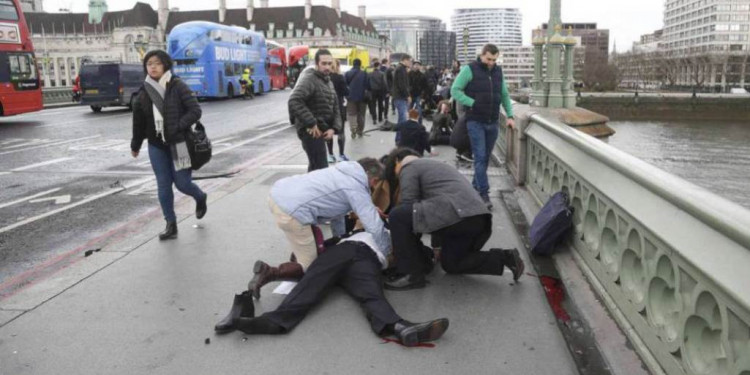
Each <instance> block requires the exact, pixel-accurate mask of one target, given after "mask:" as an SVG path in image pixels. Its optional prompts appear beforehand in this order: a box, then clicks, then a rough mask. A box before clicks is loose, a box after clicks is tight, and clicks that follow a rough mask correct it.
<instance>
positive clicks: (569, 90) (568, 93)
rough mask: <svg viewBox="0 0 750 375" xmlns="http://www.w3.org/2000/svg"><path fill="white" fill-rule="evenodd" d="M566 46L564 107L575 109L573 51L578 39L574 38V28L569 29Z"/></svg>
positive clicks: (563, 90) (563, 88)
mask: <svg viewBox="0 0 750 375" xmlns="http://www.w3.org/2000/svg"><path fill="white" fill-rule="evenodd" d="M563 43H564V44H565V76H564V78H563V87H562V92H563V106H564V107H565V108H574V107H575V106H576V96H575V92H574V91H573V55H574V54H573V49H574V47H575V46H576V38H574V37H573V28H572V27H568V37H567V38H565V41H564V42H563Z"/></svg>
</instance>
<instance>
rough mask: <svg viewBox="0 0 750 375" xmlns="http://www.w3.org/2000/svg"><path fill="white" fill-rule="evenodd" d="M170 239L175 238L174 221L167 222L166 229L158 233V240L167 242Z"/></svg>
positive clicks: (175, 227) (175, 226)
mask: <svg viewBox="0 0 750 375" xmlns="http://www.w3.org/2000/svg"><path fill="white" fill-rule="evenodd" d="M172 238H177V222H176V221H168V222H167V228H166V229H164V232H161V233H159V239H160V240H162V241H164V240H169V239H172Z"/></svg>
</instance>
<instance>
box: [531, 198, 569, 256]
mask: <svg viewBox="0 0 750 375" xmlns="http://www.w3.org/2000/svg"><path fill="white" fill-rule="evenodd" d="M572 227H573V207H571V206H570V200H569V199H568V194H567V193H565V192H562V191H560V192H557V193H555V194H554V195H552V197H550V199H549V200H548V201H547V203H545V204H544V207H542V209H541V211H539V213H538V214H537V215H536V217H535V218H534V222H533V223H532V224H531V229H529V240H530V242H531V252H532V253H534V254H536V255H551V254H552V252H553V251H554V250H555V245H557V244H558V243H559V242H560V241H561V240H562V239H563V237H564V236H565V233H567V232H568V230H569V229H570V228H572Z"/></svg>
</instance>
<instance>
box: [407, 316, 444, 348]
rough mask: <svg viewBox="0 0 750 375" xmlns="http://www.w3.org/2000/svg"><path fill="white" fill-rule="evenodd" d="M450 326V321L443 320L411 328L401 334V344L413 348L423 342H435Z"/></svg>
mask: <svg viewBox="0 0 750 375" xmlns="http://www.w3.org/2000/svg"><path fill="white" fill-rule="evenodd" d="M448 325H449V322H448V319H445V318H442V319H436V320H433V321H431V322H427V323H422V324H418V325H415V326H412V327H409V328H407V329H405V330H404V331H403V332H401V335H400V336H401V343H402V344H404V346H409V347H412V346H417V345H419V344H420V343H423V342H430V341H435V340H437V339H439V338H440V337H442V336H443V334H444V333H445V331H447V330H448Z"/></svg>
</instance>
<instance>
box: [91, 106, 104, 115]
mask: <svg viewBox="0 0 750 375" xmlns="http://www.w3.org/2000/svg"><path fill="white" fill-rule="evenodd" d="M91 110H92V111H94V113H99V112H101V111H102V106H100V105H92V106H91Z"/></svg>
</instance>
